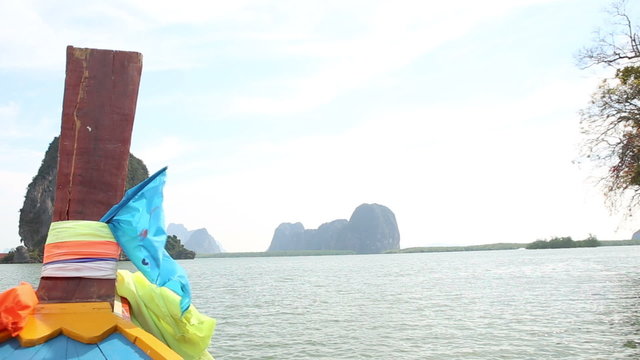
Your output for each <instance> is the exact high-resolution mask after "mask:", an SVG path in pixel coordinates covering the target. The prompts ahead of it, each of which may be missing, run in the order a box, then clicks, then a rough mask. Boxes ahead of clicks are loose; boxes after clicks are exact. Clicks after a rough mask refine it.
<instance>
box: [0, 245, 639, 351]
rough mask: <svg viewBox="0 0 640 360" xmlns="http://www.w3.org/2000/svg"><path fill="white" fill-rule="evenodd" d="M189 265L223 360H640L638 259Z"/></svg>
mask: <svg viewBox="0 0 640 360" xmlns="http://www.w3.org/2000/svg"><path fill="white" fill-rule="evenodd" d="M181 264H182V265H183V266H184V267H185V268H186V269H187V271H188V273H189V276H190V279H191V283H192V288H193V301H194V304H195V305H196V306H197V307H198V309H199V310H200V311H201V312H204V313H206V314H208V315H210V316H212V317H215V318H216V319H217V320H218V325H217V328H216V333H215V335H214V337H213V342H212V346H211V347H210V351H211V353H212V354H213V355H214V356H215V357H216V359H218V360H220V359H307V358H313V359H374V358H375V359H637V358H640V344H637V343H636V342H640V247H602V248H591V249H563V250H537V251H529V250H514V251H483V252H457V253H428V254H398V255H362V256H319V257H280V258H226V259H196V260H193V261H181ZM125 266H126V265H125ZM0 274H1V275H2V276H0V289H4V288H8V287H11V286H14V285H15V284H16V283H17V281H18V280H19V279H23V280H27V281H31V282H32V283H34V284H35V282H37V278H38V275H39V266H34V265H3V266H0ZM636 346H638V347H636Z"/></svg>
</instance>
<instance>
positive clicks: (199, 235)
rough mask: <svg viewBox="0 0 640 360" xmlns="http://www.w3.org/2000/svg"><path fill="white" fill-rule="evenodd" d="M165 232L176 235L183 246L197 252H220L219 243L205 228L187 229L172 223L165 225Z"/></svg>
mask: <svg viewBox="0 0 640 360" xmlns="http://www.w3.org/2000/svg"><path fill="white" fill-rule="evenodd" d="M167 234H169V235H175V236H177V237H178V239H180V241H181V242H182V243H183V244H184V247H185V248H187V249H189V250H191V251H195V252H196V253H197V254H215V253H219V252H222V247H221V246H220V244H219V243H218V242H217V241H216V239H214V238H213V236H211V234H209V232H208V231H207V229H205V228H201V229H197V230H188V229H187V228H186V227H185V226H184V225H182V224H173V223H172V224H169V226H167Z"/></svg>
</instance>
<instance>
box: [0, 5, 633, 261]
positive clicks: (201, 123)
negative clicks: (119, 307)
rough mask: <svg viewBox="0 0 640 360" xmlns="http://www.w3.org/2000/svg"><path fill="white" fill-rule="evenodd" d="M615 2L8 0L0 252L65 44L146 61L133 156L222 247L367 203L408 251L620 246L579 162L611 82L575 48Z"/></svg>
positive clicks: (261, 242) (56, 125) (37, 145)
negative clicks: (585, 130)
mask: <svg viewBox="0 0 640 360" xmlns="http://www.w3.org/2000/svg"><path fill="white" fill-rule="evenodd" d="M608 4H609V1H603V0H597V1H596V0H556V1H554V0H487V1H475V0H461V1H423V0H419V1H399V0H393V1H391V0H390V1H371V0H363V1H349V0H340V1H327V0H321V1H298V0H296V1H237V0H236V1H192V0H183V1H179V2H176V1H151V0H137V1H112V0H110V1H53V2H52V1H25V0H16V1H12V0H0V124H1V125H2V130H1V131H0V198H1V199H2V202H1V204H2V206H0V250H2V249H3V248H8V247H13V246H16V245H18V244H19V243H18V242H19V236H18V211H19V209H20V208H21V206H22V202H23V197H24V193H25V191H26V187H27V185H28V183H29V182H30V181H31V178H32V177H33V176H34V175H35V174H36V172H37V169H38V167H39V166H40V162H41V160H42V158H43V154H44V151H45V150H46V148H47V145H48V144H49V142H50V141H51V140H52V139H53V137H54V136H56V135H57V134H59V131H60V117H61V111H62V109H61V107H62V94H63V87H64V74H65V51H66V50H65V48H66V46H67V45H73V46H77V47H93V48H106V49H116V50H131V51H139V52H141V53H142V54H143V56H144V65H143V74H142V82H141V87H140V93H139V98H138V107H137V113H136V120H135V124H134V133H133V143H132V149H131V151H132V152H133V153H134V154H135V155H136V156H138V157H140V158H141V159H142V160H143V161H144V162H145V163H146V165H147V166H148V168H149V171H150V172H155V171H156V170H158V169H160V168H161V167H163V166H169V170H168V177H167V185H166V188H165V199H166V200H165V211H166V216H167V222H177V223H183V224H185V225H186V226H187V227H188V228H190V229H196V228H200V227H206V228H207V229H208V230H209V232H210V233H211V234H212V235H213V236H214V237H215V238H216V239H217V240H218V241H219V242H220V243H221V244H222V245H223V247H225V248H226V249H227V250H229V251H263V250H265V249H266V248H267V247H268V246H269V243H270V241H271V237H272V235H273V232H274V230H275V228H276V227H277V226H278V225H279V224H280V223H282V222H298V221H300V222H302V223H303V224H304V226H305V227H306V228H317V227H318V226H319V225H321V224H322V223H324V222H329V221H332V220H335V219H339V218H346V219H348V218H349V217H350V216H351V213H352V212H353V210H354V209H355V208H356V207H357V206H358V205H360V204H362V203H379V204H382V205H385V206H387V207H389V208H390V209H391V210H392V211H393V212H394V213H395V215H396V219H397V221H398V225H399V228H400V236H401V241H400V246H401V247H403V248H404V247H412V246H426V245H433V244H480V243H490V242H531V241H534V240H536V239H543V238H550V237H552V236H572V237H573V238H574V239H576V240H578V239H584V238H585V237H586V236H588V234H589V233H593V234H595V235H597V236H598V238H600V239H626V238H630V236H631V234H632V233H633V232H634V231H635V230H637V229H638V228H640V221H638V219H635V218H632V219H625V218H624V217H623V216H622V215H621V214H619V213H617V214H616V213H614V214H613V215H611V214H610V212H609V211H608V209H607V208H606V207H605V204H604V198H603V196H602V195H601V191H600V189H599V188H598V187H597V186H596V184H595V182H594V179H593V175H594V174H595V173H594V171H593V169H591V168H590V166H589V165H588V164H586V165H585V164H583V165H576V164H574V163H573V161H574V160H577V159H578V156H579V144H580V140H581V137H580V136H581V135H580V131H579V116H578V111H579V109H581V108H583V107H584V106H586V105H587V104H588V101H589V98H590V94H591V93H592V92H593V91H594V90H595V88H596V86H597V84H598V81H599V79H600V78H601V77H602V76H603V75H604V74H605V72H604V71H603V70H602V69H590V70H586V71H585V70H579V69H578V68H577V67H576V66H575V59H574V55H575V53H576V52H577V51H578V50H579V49H580V48H581V47H583V46H586V45H589V44H590V41H591V39H592V37H593V31H594V30H595V28H596V27H598V26H603V25H606V18H607V17H606V15H605V14H604V12H603V9H604V8H606V7H607V5H608ZM637 7H638V6H636V9H633V8H632V9H631V11H633V12H635V14H638V11H637V10H640V9H637ZM639 18H640V16H637V17H636V19H639Z"/></svg>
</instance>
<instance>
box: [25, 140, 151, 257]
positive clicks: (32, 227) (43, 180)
mask: <svg viewBox="0 0 640 360" xmlns="http://www.w3.org/2000/svg"><path fill="white" fill-rule="evenodd" d="M57 173H58V137H57V136H56V137H55V138H54V139H53V140H52V141H51V143H50V144H49V147H48V148H47V151H46V152H45V155H44V159H43V160H42V164H41V165H40V168H39V169H38V173H37V174H36V176H34V177H33V180H31V183H30V184H29V186H28V187H27V193H26V195H25V197H24V203H23V205H22V209H20V220H19V223H18V234H19V235H20V242H22V243H23V244H24V245H25V246H26V247H27V248H28V249H29V250H30V251H35V252H36V253H39V255H42V249H43V247H44V243H45V241H46V240H47V233H48V231H49V225H50V224H51V214H52V212H53V203H54V198H55V187H56V176H57ZM148 177H149V172H148V170H147V167H146V166H145V165H144V163H143V162H142V160H140V159H138V158H136V157H135V156H133V155H131V154H129V169H128V174H127V182H126V189H129V188H131V187H133V186H135V185H136V184H138V183H139V182H141V181H142V180H144V179H146V178H148ZM96 191H100V190H99V189H96ZM34 260H39V259H34Z"/></svg>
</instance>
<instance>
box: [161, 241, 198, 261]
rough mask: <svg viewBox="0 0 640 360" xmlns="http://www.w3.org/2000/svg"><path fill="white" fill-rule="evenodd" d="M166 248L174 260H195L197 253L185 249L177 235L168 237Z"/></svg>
mask: <svg viewBox="0 0 640 360" xmlns="http://www.w3.org/2000/svg"><path fill="white" fill-rule="evenodd" d="M164 248H165V249H166V250H167V252H168V253H169V255H171V257H172V258H174V259H193V258H194V257H196V253H195V252H193V251H191V250H189V249H187V248H185V247H184V246H183V245H182V243H181V242H180V239H178V237H177V236H175V235H169V236H167V242H166V243H165V245H164Z"/></svg>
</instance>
